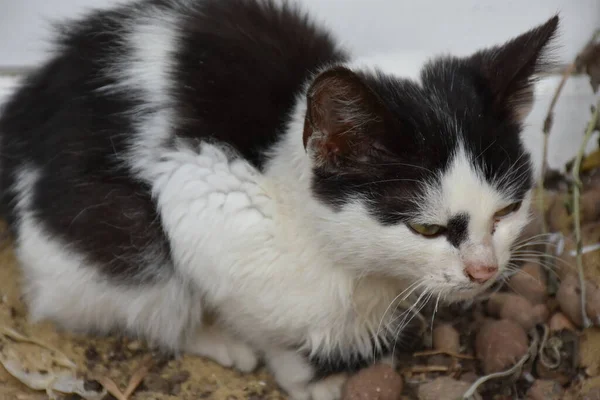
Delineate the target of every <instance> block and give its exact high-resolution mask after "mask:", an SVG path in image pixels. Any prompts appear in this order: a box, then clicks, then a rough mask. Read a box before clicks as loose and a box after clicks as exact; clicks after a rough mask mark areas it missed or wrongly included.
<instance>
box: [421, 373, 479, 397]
mask: <svg viewBox="0 0 600 400" xmlns="http://www.w3.org/2000/svg"><path fill="white" fill-rule="evenodd" d="M470 387H471V384H470V383H469V382H464V381H457V380H456V379H452V378H450V377H449V376H442V377H439V378H436V379H434V380H432V381H429V382H427V383H423V384H422V385H421V386H419V390H418V397H419V400H440V399H462V398H463V395H464V394H465V392H466V391H467V390H469V388H470ZM473 397H474V398H475V399H481V397H480V396H479V394H477V393H475V396H473Z"/></svg>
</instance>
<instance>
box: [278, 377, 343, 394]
mask: <svg viewBox="0 0 600 400" xmlns="http://www.w3.org/2000/svg"><path fill="white" fill-rule="evenodd" d="M346 380H347V376H346V375H343V374H339V375H332V376H328V377H327V378H324V379H321V380H319V381H316V382H314V383H310V384H307V385H305V386H297V387H288V390H287V392H288V395H289V397H290V399H291V400H339V399H340V398H341V397H342V389H343V386H344V383H346Z"/></svg>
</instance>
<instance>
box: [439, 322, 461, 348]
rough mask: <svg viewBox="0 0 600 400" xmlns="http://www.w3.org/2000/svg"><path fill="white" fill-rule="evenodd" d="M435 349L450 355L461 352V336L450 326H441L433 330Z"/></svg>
mask: <svg viewBox="0 0 600 400" xmlns="http://www.w3.org/2000/svg"><path fill="white" fill-rule="evenodd" d="M433 348H434V349H436V350H440V351H446V352H449V353H459V352H460V335H459V333H458V331H457V330H456V329H454V327H453V326H452V325H450V324H441V325H438V326H436V327H435V329H434V330H433Z"/></svg>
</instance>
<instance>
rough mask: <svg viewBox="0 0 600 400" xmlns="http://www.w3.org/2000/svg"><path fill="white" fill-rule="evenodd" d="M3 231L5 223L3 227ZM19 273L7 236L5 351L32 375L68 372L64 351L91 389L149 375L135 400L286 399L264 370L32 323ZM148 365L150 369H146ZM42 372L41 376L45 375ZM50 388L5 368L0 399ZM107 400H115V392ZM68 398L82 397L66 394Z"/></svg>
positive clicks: (2, 295) (0, 325) (2, 284)
mask: <svg viewBox="0 0 600 400" xmlns="http://www.w3.org/2000/svg"><path fill="white" fill-rule="evenodd" d="M0 232H4V226H3V225H2V227H0ZM2 236H3V237H4V236H5V235H2ZM18 281H19V272H18V268H17V266H16V260H15V257H14V252H13V247H12V243H11V242H10V240H9V239H8V238H4V239H3V240H2V243H1V245H0V299H1V302H0V329H1V330H2V332H3V333H4V334H3V335H1V336H0V355H1V356H2V357H3V360H7V359H10V358H11V357H13V358H14V359H15V360H17V361H18V362H19V363H20V367H21V369H22V370H23V371H25V372H27V373H33V372H39V374H38V375H39V376H42V377H43V376H46V375H50V374H52V373H53V372H54V371H58V372H60V371H63V372H64V371H68V370H69V369H68V368H67V369H65V368H62V367H60V365H57V364H60V363H57V361H56V360H57V358H58V359H59V360H60V357H58V356H57V355H59V354H60V352H62V353H64V355H65V356H66V357H68V358H69V359H70V360H72V361H73V362H74V364H75V365H76V368H74V369H75V370H76V371H77V374H78V376H81V377H82V379H84V380H85V381H86V386H87V387H89V388H94V387H99V385H98V383H97V382H95V381H94V380H92V378H102V379H105V378H110V379H111V380H112V381H114V383H115V384H116V385H117V387H118V388H120V390H121V391H122V392H123V391H124V390H125V388H126V386H127V384H128V381H129V380H130V379H131V377H132V376H135V375H137V376H143V375H145V377H144V379H143V381H142V383H141V384H140V385H139V387H138V388H137V390H136V391H135V393H134V394H133V395H132V396H131V397H130V399H131V400H167V399H169V400H170V399H181V400H187V399H189V400H192V399H194V400H196V399H224V400H235V399H238V400H242V399H252V400H259V399H284V398H285V397H284V396H282V394H281V393H280V392H279V391H278V390H277V388H276V386H275V384H274V382H273V380H272V379H271V377H270V376H269V375H268V374H266V373H265V372H264V371H262V370H261V371H258V372H257V373H255V374H247V375H242V374H240V373H238V372H235V371H233V370H229V369H225V368H221V367H220V366H219V365H217V364H215V363H213V362H211V361H208V360H204V359H201V358H198V357H188V356H184V357H183V358H181V359H173V358H171V359H169V358H165V357H164V356H158V355H156V354H152V352H150V351H149V350H148V349H146V348H145V347H144V345H143V344H142V343H139V342H137V341H128V340H127V339H123V338H117V337H107V338H98V337H84V336H76V335H71V334H67V333H65V332H61V331H59V330H57V329H56V328H55V327H54V326H53V325H52V324H50V323H42V324H30V323H28V322H27V320H26V309H25V306H24V305H23V303H22V302H21V301H20V293H19V290H18ZM11 330H14V331H16V332H18V333H20V334H22V335H24V336H25V337H28V338H31V339H34V340H40V341H43V343H44V344H45V345H47V347H48V348H50V349H51V350H48V349H45V348H44V347H40V346H39V345H35V344H31V343H24V342H23V341H21V340H13V339H11V338H10V337H8V336H7V335H6V333H7V332H11ZM146 367H148V368H149V371H148V372H147V373H144V372H143V371H145V369H146ZM40 374H41V375H40ZM48 397H49V396H48V394H46V393H45V391H43V390H41V391H35V390H32V389H30V388H28V387H27V386H25V385H24V384H22V383H21V382H20V381H19V380H17V379H15V378H14V377H13V376H12V375H11V374H9V373H8V372H7V370H6V369H4V368H2V367H1V366H0V400H37V399H47V398H48ZM102 397H104V399H103V400H109V399H110V400H112V399H114V398H115V397H112V396H111V395H110V394H108V395H106V396H102ZM57 398H58V399H60V398H65V399H69V400H75V399H80V397H79V396H77V395H70V396H62V394H61V395H58V396H57Z"/></svg>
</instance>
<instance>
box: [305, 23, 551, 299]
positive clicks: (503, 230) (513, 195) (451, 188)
mask: <svg viewBox="0 0 600 400" xmlns="http://www.w3.org/2000/svg"><path fill="white" fill-rule="evenodd" d="M557 26H558V17H553V18H552V19H550V20H549V21H548V22H546V23H545V24H543V25H540V26H539V27H537V28H535V29H532V30H530V31H528V32H526V33H524V34H522V35H520V36H518V37H516V38H514V39H513V40H511V41H508V42H507V43H505V44H503V45H501V46H496V47H493V48H488V49H485V50H482V51H479V52H477V53H475V54H473V55H471V56H469V57H463V58H458V57H450V56H444V57H439V58H436V59H433V60H431V61H430V62H428V63H427V64H426V65H425V66H424V68H423V70H422V72H421V76H420V82H416V81H411V80H404V79H402V78H401V77H397V76H390V75H385V74H383V73H380V72H366V71H360V70H350V69H348V68H345V67H332V68H330V69H328V70H326V71H324V72H321V73H320V74H318V75H317V76H316V78H315V79H314V81H313V82H312V84H311V86H310V88H309V89H308V92H307V111H306V117H305V124H304V138H303V139H304V146H305V148H306V150H307V153H308V155H309V157H310V158H311V160H312V165H313V172H314V175H313V180H312V190H313V194H314V196H316V197H317V198H318V199H319V200H320V201H321V202H322V204H325V205H326V206H327V207H329V208H330V209H332V210H334V213H333V214H331V217H329V218H320V223H321V225H320V226H319V230H320V232H322V234H324V235H326V236H327V240H328V243H330V244H331V246H332V247H333V248H335V253H336V254H338V255H339V257H340V260H341V261H342V262H346V263H348V265H351V266H354V267H356V268H361V269H363V270H362V271H360V272H361V273H368V272H374V273H383V274H388V275H395V276H398V277H400V278H404V279H408V280H409V281H412V282H417V281H418V282H420V283H422V285H421V286H420V288H421V289H425V290H428V291H431V292H432V293H434V294H445V295H447V297H448V298H450V299H452V298H454V299H458V298H464V297H469V296H472V295H473V294H474V293H476V292H479V291H481V290H482V289H484V288H486V287H489V286H490V285H491V283H492V282H493V281H494V280H495V279H496V278H497V277H498V276H499V274H501V273H502V272H503V271H504V270H506V268H507V266H508V263H509V259H510V257H511V250H512V248H513V247H514V246H515V243H516V239H517V238H518V236H519V234H520V232H521V230H522V228H523V227H524V226H525V225H526V224H527V222H528V219H529V206H530V202H531V189H532V187H533V184H534V183H533V176H532V175H533V174H532V164H531V160H530V156H529V154H528V153H527V152H526V150H525V149H524V147H523V144H522V141H521V137H520V134H521V131H522V125H523V121H524V119H525V117H526V116H527V115H528V113H529V111H530V109H531V107H532V103H533V87H532V85H533V79H534V77H535V75H536V73H538V72H540V71H541V70H543V68H544V67H545V66H546V65H547V64H546V62H547V61H548V59H547V55H548V48H549V45H550V43H551V42H552V39H553V37H554V36H555V34H556V31H557Z"/></svg>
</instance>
